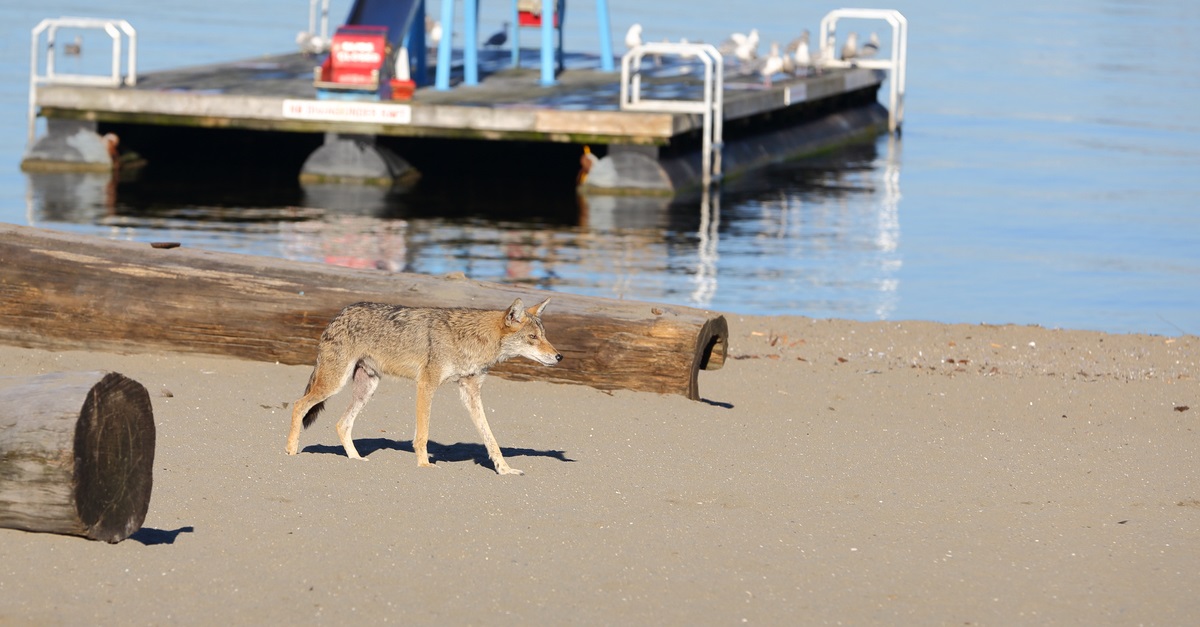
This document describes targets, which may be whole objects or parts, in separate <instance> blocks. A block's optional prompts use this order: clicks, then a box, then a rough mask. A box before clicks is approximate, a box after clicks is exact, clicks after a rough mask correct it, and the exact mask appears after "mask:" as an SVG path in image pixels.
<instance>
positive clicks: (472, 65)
mask: <svg viewBox="0 0 1200 627" xmlns="http://www.w3.org/2000/svg"><path fill="white" fill-rule="evenodd" d="M454 1H455V0H442V11H441V14H442V40H441V41H440V42H438V56H437V74H436V78H435V80H434V88H435V89H437V90H439V91H446V90H448V89H450V56H451V51H452V48H451V46H452V43H451V42H452V41H453V39H454V37H453V35H454ZM555 4H556V12H555V15H557V16H558V25H559V28H557V29H556V28H555V27H554V16H553V15H552V16H550V18H549V19H545V18H544V17H543V19H542V28H541V34H542V36H541V65H542V73H541V80H540V81H539V82H540V84H541V85H543V86H547V87H548V86H551V85H554V84H555V82H556V81H555V76H556V72H557V71H559V70H562V66H563V52H562V45H563V37H562V26H563V25H564V24H565V22H566V0H557V1H556V2H555ZM422 10H423V9H422ZM463 13H465V15H464V16H463V37H464V39H465V41H464V43H463V84H464V85H478V84H479V0H463ZM517 20H518V18H517V0H513V10H512V21H511V22H510V26H509V42H510V45H511V46H512V63H513V66H514V67H515V66H516V65H517V64H518V63H519V62H520V43H519V38H518V33H519V32H520V31H519V29H520V25H519V24H518V23H517ZM596 22H597V23H598V24H599V27H600V69H601V70H603V71H605V72H612V71H614V64H613V51H612V32H611V30H610V28H609V21H608V0H596ZM424 23H425V20H424V18H421V20H420V24H421V27H422V29H423V28H424ZM414 28H415V25H414ZM556 30H557V31H558V42H557V46H556V45H555V41H554V35H555V33H554V31H556ZM423 38H424V31H423V30H422V39H423Z"/></svg>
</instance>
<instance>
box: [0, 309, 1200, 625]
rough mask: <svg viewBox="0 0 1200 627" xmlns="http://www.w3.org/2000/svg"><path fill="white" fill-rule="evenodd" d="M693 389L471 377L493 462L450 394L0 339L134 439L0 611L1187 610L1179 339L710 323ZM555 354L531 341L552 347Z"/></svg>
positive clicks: (863, 620)
mask: <svg viewBox="0 0 1200 627" xmlns="http://www.w3.org/2000/svg"><path fill="white" fill-rule="evenodd" d="M729 322H730V328H731V336H732V337H731V340H732V341H731V349H730V355H731V358H730V359H729V360H728V361H727V363H726V366H725V368H723V369H721V370H718V371H715V372H705V373H702V374H701V381H700V386H701V388H700V389H701V393H702V395H703V396H704V398H705V400H704V401H703V402H694V401H688V400H686V399H684V398H682V397H677V396H658V395H654V394H646V393H633V392H615V393H611V394H610V393H605V392H600V391H597V390H594V389H591V388H587V387H580V386H566V385H554V384H548V383H538V382H533V383H528V382H527V383H516V382H510V381H504V380H502V379H498V378H494V377H493V378H491V379H490V380H489V381H488V383H487V385H485V387H484V401H485V404H486V406H487V408H488V416H489V419H490V421H491V425H492V429H493V430H494V431H495V433H496V437H497V439H498V440H499V442H500V445H501V447H502V448H503V450H504V453H505V455H506V458H507V459H508V461H509V463H510V465H512V466H513V467H514V468H520V469H522V470H524V471H525V472H526V475H525V476H522V477H501V476H497V475H496V474H494V473H493V472H492V470H491V467H490V463H489V462H488V461H487V459H486V453H485V452H484V449H483V446H482V444H480V443H479V440H478V437H477V436H476V435H475V433H474V430H473V428H472V427H471V425H470V421H469V419H468V417H467V413H466V411H465V410H464V409H463V408H462V407H461V405H460V404H459V401H458V398H457V394H456V393H455V391H454V390H453V389H452V388H451V387H449V386H447V387H444V388H442V389H441V390H440V391H439V393H438V394H437V396H436V397H435V399H434V409H433V412H434V413H433V424H432V428H431V438H432V441H431V443H430V452H431V454H432V456H433V459H434V461H435V462H436V465H437V468H436V469H422V468H418V467H417V465H416V460H415V458H414V456H413V453H412V446H411V437H412V430H413V404H414V399H413V395H414V387H413V385H412V383H411V382H408V381H397V380H386V381H384V382H383V383H382V384H381V385H380V388H379V391H378V393H377V394H376V396H375V398H374V400H373V401H372V402H371V404H370V405H368V406H367V408H366V409H365V410H364V412H363V414H362V415H361V416H360V417H359V419H358V422H357V424H356V431H355V436H356V440H357V445H358V448H359V450H360V452H362V453H363V454H364V455H366V456H367V459H368V461H366V462H351V461H349V460H347V459H346V458H345V456H344V454H343V452H342V450H341V447H340V446H338V445H337V437H336V434H335V433H334V429H333V424H334V422H335V421H336V417H337V416H338V415H339V414H340V412H341V411H342V409H344V407H345V405H346V404H347V403H348V398H349V396H348V392H346V391H343V392H342V393H341V394H340V395H339V396H337V397H335V398H334V399H333V400H332V401H331V402H330V404H329V410H327V411H326V413H325V415H323V416H322V418H321V419H320V420H319V421H318V422H317V423H316V424H315V425H314V426H313V428H311V429H309V430H308V431H306V432H305V433H304V434H303V436H302V438H301V454H300V455H297V456H295V457H288V456H287V455H285V454H284V452H283V447H284V440H285V437H286V434H287V425H288V421H289V418H290V414H289V410H288V406H290V404H291V402H292V401H294V400H295V399H296V398H297V397H298V396H299V395H300V393H301V392H302V390H303V387H304V384H305V382H306V381H307V379H308V375H309V368H308V367H302V366H280V365H274V364H266V363H256V362H248V361H239V360H234V359H227V358H218V357H204V356H196V355H175V354H153V355H114V354H105V353H89V352H61V353H51V352H46V351H41V350H33V349H23V348H14V347H0V357H2V359H0V375H32V374H38V373H44V372H55V371H68V370H91V369H104V370H114V371H117V372H121V373H123V374H125V375H127V376H129V377H131V378H133V379H135V380H137V381H139V382H141V383H142V384H143V385H145V386H146V387H147V388H148V389H149V390H150V393H151V397H152V399H153V403H154V411H155V420H156V424H157V428H158V441H157V455H156V459H155V465H154V466H155V467H154V492H153V497H152V499H151V503H150V512H149V514H148V516H147V518H146V524H145V527H144V528H143V529H142V530H141V531H139V532H138V533H137V534H135V535H134V536H133V537H132V538H130V539H129V540H126V541H124V542H122V543H120V544H116V545H107V544H103V543H98V542H91V541H87V540H83V539H81V538H75V537H68V536H57V535H51V534H39V533H27V532H21V531H14V530H6V529H0V624H4V625H9V624H14V625H24V624H31V625H54V624H63V625H68V624H70V625H76V624H88V623H97V624H121V625H141V624H165V623H171V624H184V625H187V624H197V625H200V624H203V625H211V624H220V623H229V624H278V623H283V622H288V623H292V624H319V623H338V624H342V623H347V622H357V623H360V624H373V623H382V622H393V623H414V622H415V623H433V622H437V623H441V624H495V623H500V624H522V623H533V622H536V623H543V624H546V623H583V624H656V623H666V624H684V623H697V624H740V623H743V622H746V623H759V624H763V623H766V624H780V623H784V622H787V623H803V624H958V625H964V624H971V625H1012V624H1079V625H1083V624H1087V625H1095V624H1185V623H1189V622H1192V621H1194V620H1195V617H1196V616H1197V615H1200V595H1197V594H1196V591H1197V590H1200V567H1198V566H1197V565H1198V564H1200V461H1198V460H1200V455H1198V453H1200V338H1197V337H1195V336H1182V337H1174V338H1171V337H1157V336H1143V335H1107V334H1102V333H1094V332H1079V331H1062V330H1047V329H1042V328H1039V327H1027V326H998V327H997V326H971V325H941V324H933V323H923V322H903V323H895V322H889V323H858V322H846V321H817V320H810V319H806V318H755V317H744V318H743V317H738V316H730V317H729ZM551 339H552V340H553V338H551Z"/></svg>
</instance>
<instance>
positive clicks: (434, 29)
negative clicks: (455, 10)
mask: <svg viewBox="0 0 1200 627" xmlns="http://www.w3.org/2000/svg"><path fill="white" fill-rule="evenodd" d="M441 41H442V23H441V22H440V21H438V20H435V19H433V18H432V17H429V16H425V46H426V47H428V48H436V47H437V45H438V44H439V43H441Z"/></svg>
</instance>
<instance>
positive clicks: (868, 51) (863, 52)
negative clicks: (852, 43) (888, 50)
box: [858, 33, 879, 59]
mask: <svg viewBox="0 0 1200 627" xmlns="http://www.w3.org/2000/svg"><path fill="white" fill-rule="evenodd" d="M877 54H879V33H871V36H870V37H868V38H867V43H865V44H863V45H862V48H860V49H859V50H858V58H860V59H867V58H870V57H873V56H875V55H877Z"/></svg>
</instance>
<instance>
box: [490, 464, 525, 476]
mask: <svg viewBox="0 0 1200 627" xmlns="http://www.w3.org/2000/svg"><path fill="white" fill-rule="evenodd" d="M496 473H497V474H501V475H523V474H525V471H524V470H517V469H516V468H509V467H508V466H501V467H499V468H497V469H496Z"/></svg>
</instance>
